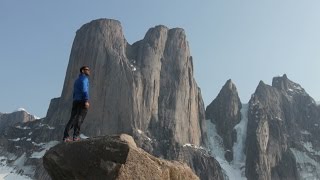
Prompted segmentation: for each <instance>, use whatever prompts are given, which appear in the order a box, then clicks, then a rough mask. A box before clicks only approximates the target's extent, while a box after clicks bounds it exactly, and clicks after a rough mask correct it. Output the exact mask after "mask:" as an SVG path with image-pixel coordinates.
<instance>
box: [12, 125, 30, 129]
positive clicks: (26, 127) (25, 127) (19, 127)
mask: <svg viewBox="0 0 320 180" xmlns="http://www.w3.org/2000/svg"><path fill="white" fill-rule="evenodd" d="M15 128H17V129H24V130H25V129H31V128H30V127H28V126H24V127H21V126H20V125H18V126H16V127H15Z"/></svg>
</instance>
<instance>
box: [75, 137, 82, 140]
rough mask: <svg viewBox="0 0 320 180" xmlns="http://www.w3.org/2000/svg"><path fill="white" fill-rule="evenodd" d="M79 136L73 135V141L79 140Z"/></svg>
mask: <svg viewBox="0 0 320 180" xmlns="http://www.w3.org/2000/svg"><path fill="white" fill-rule="evenodd" d="M80 140H81V138H80V137H73V141H80Z"/></svg>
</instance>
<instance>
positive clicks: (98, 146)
mask: <svg viewBox="0 0 320 180" xmlns="http://www.w3.org/2000/svg"><path fill="white" fill-rule="evenodd" d="M43 161H44V167H45V168H46V170H47V171H48V172H49V174H50V176H51V177H52V179H59V180H63V179H118V180H129V179H159V180H160V179H163V180H169V179H172V180H195V179H199V178H198V177H197V176H196V175H195V174H194V173H193V172H192V170H191V169H190V168H189V167H188V166H187V165H185V164H182V163H179V162H177V161H166V160H162V159H158V158H156V157H154V156H152V155H150V154H148V153H146V152H144V151H143V150H142V149H140V148H137V146H136V144H135V142H134V140H133V139H132V137H131V136H129V135H125V134H122V135H120V136H105V137H99V138H92V139H89V140H83V141H79V142H71V143H61V144H59V145H57V146H55V147H53V148H52V149H50V150H49V151H48V152H47V153H46V154H45V156H44V158H43Z"/></svg>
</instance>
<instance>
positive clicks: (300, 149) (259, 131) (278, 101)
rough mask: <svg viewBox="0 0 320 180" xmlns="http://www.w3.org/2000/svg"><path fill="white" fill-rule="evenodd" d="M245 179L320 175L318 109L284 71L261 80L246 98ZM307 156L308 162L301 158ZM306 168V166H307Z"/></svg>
mask: <svg viewBox="0 0 320 180" xmlns="http://www.w3.org/2000/svg"><path fill="white" fill-rule="evenodd" d="M248 120H249V121H248V128H247V129H248V131H247V137H248V138H247V145H246V155H247V160H246V175H247V177H248V179H268V180H269V179H301V178H302V179H303V178H306V177H305V176H304V175H305V172H308V174H309V175H308V176H307V177H311V178H316V179H319V178H320V175H319V172H320V171H319V159H320V156H319V155H318V154H317V153H315V152H317V151H319V148H320V146H319V138H317V137H319V132H320V131H319V130H320V129H319V123H320V116H319V110H318V107H317V105H316V103H315V101H314V100H313V99H312V98H311V97H310V96H309V95H308V94H307V93H306V92H305V90H304V89H303V88H302V87H301V86H300V85H299V84H296V83H294V82H292V81H290V80H289V79H288V78H287V77H286V75H284V76H283V77H276V78H274V79H273V82H272V86H269V85H266V84H264V83H263V82H260V84H259V86H258V87H257V89H256V92H255V93H254V94H253V96H252V98H251V100H250V102H249V112H248ZM305 159H309V160H310V161H309V162H304V161H305ZM307 169H308V170H307Z"/></svg>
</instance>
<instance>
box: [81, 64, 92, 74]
mask: <svg viewBox="0 0 320 180" xmlns="http://www.w3.org/2000/svg"><path fill="white" fill-rule="evenodd" d="M80 73H81V74H85V75H87V76H89V75H90V69H89V67H88V66H82V67H81V68H80Z"/></svg>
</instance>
